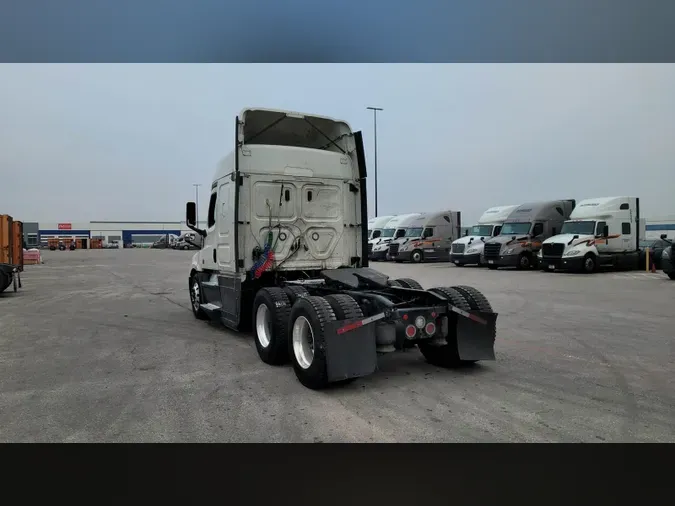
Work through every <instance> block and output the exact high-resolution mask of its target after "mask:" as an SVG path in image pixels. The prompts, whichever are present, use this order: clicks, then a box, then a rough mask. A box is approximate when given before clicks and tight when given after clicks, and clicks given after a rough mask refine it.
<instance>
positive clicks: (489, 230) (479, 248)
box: [450, 206, 518, 267]
mask: <svg viewBox="0 0 675 506" xmlns="http://www.w3.org/2000/svg"><path fill="white" fill-rule="evenodd" d="M516 207H518V206H496V207H491V208H489V209H488V210H487V211H485V212H484V213H483V214H482V215H481V217H480V218H479V219H478V223H477V224H476V225H474V226H473V227H471V228H470V229H469V230H468V231H467V234H466V235H465V236H464V237H460V238H459V239H457V240H456V241H454V242H453V243H452V246H451V250H450V261H451V262H452V263H454V264H455V265H457V266H458V267H463V266H465V265H478V266H482V265H483V263H482V261H481V257H482V255H483V248H484V247H485V241H486V240H487V239H489V238H491V237H494V236H496V235H499V232H500V231H501V229H502V224H503V223H504V221H505V220H506V218H508V217H509V215H510V214H511V212H512V211H513V210H514V209H515V208H516Z"/></svg>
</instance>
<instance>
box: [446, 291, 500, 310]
mask: <svg viewBox="0 0 675 506" xmlns="http://www.w3.org/2000/svg"><path fill="white" fill-rule="evenodd" d="M452 288H454V289H455V290H457V291H458V292H459V293H461V294H462V295H463V296H464V299H466V301H467V302H468V303H469V307H471V309H473V310H475V311H485V312H487V313H492V312H493V311H492V306H491V305H490V303H489V302H488V300H487V297H485V295H483V294H482V293H481V292H480V291H479V290H477V289H476V288H474V287H473V286H466V285H459V286H453V287H452Z"/></svg>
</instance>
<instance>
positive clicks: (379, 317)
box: [337, 304, 488, 334]
mask: <svg viewBox="0 0 675 506" xmlns="http://www.w3.org/2000/svg"><path fill="white" fill-rule="evenodd" d="M428 309H430V310H431V311H434V312H436V313H438V314H441V313H442V312H443V310H446V309H449V310H450V311H452V312H454V313H457V314H458V315H460V316H463V317H465V318H468V319H469V320H472V321H474V322H476V323H480V324H481V325H487V324H488V322H487V321H485V320H484V319H483V318H481V317H480V316H478V315H475V314H472V313H470V312H468V311H464V310H463V309H460V308H458V307H455V306H453V305H451V304H448V305H447V308H446V307H444V306H438V307H432V308H428ZM391 317H394V318H396V319H398V317H400V316H399V311H398V310H396V309H395V310H393V311H383V312H382V313H378V314H376V315H373V316H369V317H368V318H363V319H362V320H358V321H355V322H352V323H348V324H347V325H344V326H343V327H340V328H338V329H337V333H338V334H345V333H347V332H349V331H351V330H356V329H358V328H361V327H363V326H365V325H368V324H370V323H374V322H376V321H379V320H383V319H385V318H391Z"/></svg>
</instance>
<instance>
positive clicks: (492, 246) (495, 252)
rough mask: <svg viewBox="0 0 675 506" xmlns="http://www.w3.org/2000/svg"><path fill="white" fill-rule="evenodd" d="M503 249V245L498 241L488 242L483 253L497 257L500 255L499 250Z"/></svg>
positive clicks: (488, 256) (486, 256)
mask: <svg viewBox="0 0 675 506" xmlns="http://www.w3.org/2000/svg"><path fill="white" fill-rule="evenodd" d="M501 249H502V245H501V244H500V243H498V242H488V243H486V244H485V249H484V250H483V254H484V255H485V258H497V257H499V252H500V251H501Z"/></svg>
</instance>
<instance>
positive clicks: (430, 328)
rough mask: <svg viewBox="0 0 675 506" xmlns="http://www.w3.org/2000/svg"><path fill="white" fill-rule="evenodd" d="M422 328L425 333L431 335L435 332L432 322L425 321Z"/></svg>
mask: <svg viewBox="0 0 675 506" xmlns="http://www.w3.org/2000/svg"><path fill="white" fill-rule="evenodd" d="M424 330H425V331H426V332H427V334H429V335H430V336H432V335H434V333H435V332H436V325H434V324H433V323H427V326H426V327H425V328H424Z"/></svg>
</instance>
